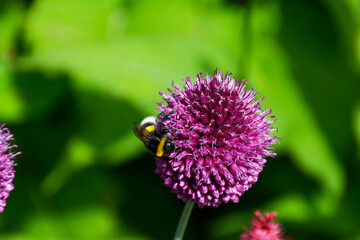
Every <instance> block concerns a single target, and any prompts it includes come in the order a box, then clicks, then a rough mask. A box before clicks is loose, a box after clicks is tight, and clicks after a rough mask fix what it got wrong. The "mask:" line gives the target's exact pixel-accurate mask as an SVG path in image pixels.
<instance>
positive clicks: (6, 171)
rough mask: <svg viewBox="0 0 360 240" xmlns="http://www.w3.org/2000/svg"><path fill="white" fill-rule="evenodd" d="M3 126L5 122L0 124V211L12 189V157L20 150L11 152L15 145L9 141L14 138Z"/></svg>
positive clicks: (2, 209) (0, 211) (13, 164)
mask: <svg viewBox="0 0 360 240" xmlns="http://www.w3.org/2000/svg"><path fill="white" fill-rule="evenodd" d="M4 126H5V124H2V125H0V213H2V212H3V211H4V207H5V206H6V199H7V198H8V196H9V193H10V191H11V190H13V189H14V185H13V184H12V181H13V179H14V176H15V175H14V173H15V171H14V169H13V167H14V166H15V163H14V161H13V160H12V159H13V158H14V157H15V156H16V155H18V154H20V152H17V153H12V152H11V149H12V148H13V147H17V146H16V145H11V144H10V143H9V141H11V140H14V138H13V135H12V134H11V133H10V132H9V130H8V129H7V128H4Z"/></svg>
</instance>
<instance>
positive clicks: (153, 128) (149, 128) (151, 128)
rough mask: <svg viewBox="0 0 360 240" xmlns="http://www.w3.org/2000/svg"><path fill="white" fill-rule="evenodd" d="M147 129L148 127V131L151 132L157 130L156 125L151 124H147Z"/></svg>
mask: <svg viewBox="0 0 360 240" xmlns="http://www.w3.org/2000/svg"><path fill="white" fill-rule="evenodd" d="M145 129H146V131H148V132H149V133H151V132H154V131H155V126H154V125H150V126H147V127H146V128H145Z"/></svg>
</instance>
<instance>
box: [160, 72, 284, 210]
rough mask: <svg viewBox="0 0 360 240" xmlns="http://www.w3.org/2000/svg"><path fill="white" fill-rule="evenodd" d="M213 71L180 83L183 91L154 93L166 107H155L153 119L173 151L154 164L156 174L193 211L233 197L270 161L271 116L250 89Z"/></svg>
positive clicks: (272, 142)
mask: <svg viewBox="0 0 360 240" xmlns="http://www.w3.org/2000/svg"><path fill="white" fill-rule="evenodd" d="M246 85H247V82H245V80H243V81H242V82H241V83H239V82H237V81H235V80H234V79H233V78H231V74H226V75H225V76H224V75H223V74H222V73H221V72H220V71H215V73H214V76H212V77H211V76H209V75H208V74H206V75H205V76H203V75H202V74H201V73H200V74H199V75H197V76H195V83H192V82H191V80H190V78H189V77H188V78H186V79H185V81H184V90H181V88H180V87H179V86H177V85H175V84H173V88H174V90H171V89H169V94H165V93H164V92H160V95H161V96H162V97H163V99H164V100H165V102H166V103H167V105H165V104H163V103H158V105H159V106H160V107H159V109H160V110H161V113H160V114H159V115H158V119H164V116H166V118H165V119H166V120H165V121H164V122H163V123H162V124H163V125H164V127H165V128H166V129H169V133H168V134H167V136H168V137H169V139H171V141H172V143H173V144H174V145H175V151H174V152H172V153H171V154H170V155H169V156H166V157H157V158H156V170H155V172H156V173H157V174H160V176H161V178H163V180H164V184H165V185H166V186H168V187H170V188H171V191H172V192H173V193H175V194H177V197H178V198H179V199H182V200H183V201H190V202H196V203H197V204H198V205H199V207H203V206H204V205H206V206H214V207H217V206H219V205H220V204H221V203H227V202H229V201H232V202H238V201H239V197H240V196H241V195H242V194H243V193H244V192H245V191H246V190H248V189H249V188H250V187H251V186H252V185H253V184H254V183H255V182H256V181H257V180H258V175H259V173H260V172H261V171H262V170H263V166H264V164H265V162H266V160H265V157H268V156H275V155H276V153H275V152H274V149H273V148H270V145H271V144H275V143H278V142H277V141H276V139H277V138H278V137H277V136H272V135H270V133H271V132H272V131H274V130H276V129H274V128H273V127H272V126H271V124H272V123H273V122H274V120H273V118H274V116H269V115H270V112H271V111H270V110H261V109H260V102H261V101H262V100H263V99H260V100H257V101H255V100H254V99H255V97H256V96H257V94H256V93H255V91H254V89H253V88H251V89H249V90H246V89H245V87H246Z"/></svg>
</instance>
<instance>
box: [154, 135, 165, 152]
mask: <svg viewBox="0 0 360 240" xmlns="http://www.w3.org/2000/svg"><path fill="white" fill-rule="evenodd" d="M165 141H166V137H162V138H161V140H160V143H159V145H158V147H157V150H156V156H157V157H161V156H163V155H164V145H165Z"/></svg>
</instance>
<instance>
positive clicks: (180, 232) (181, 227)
mask: <svg viewBox="0 0 360 240" xmlns="http://www.w3.org/2000/svg"><path fill="white" fill-rule="evenodd" d="M194 204H195V203H194V202H186V204H185V207H184V210H183V212H182V214H181V217H180V221H179V224H178V226H177V229H176V232H175V236H174V240H182V239H183V236H184V233H185V229H186V225H187V223H188V221H189V218H190V215H191V211H192V209H193V208H194Z"/></svg>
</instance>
